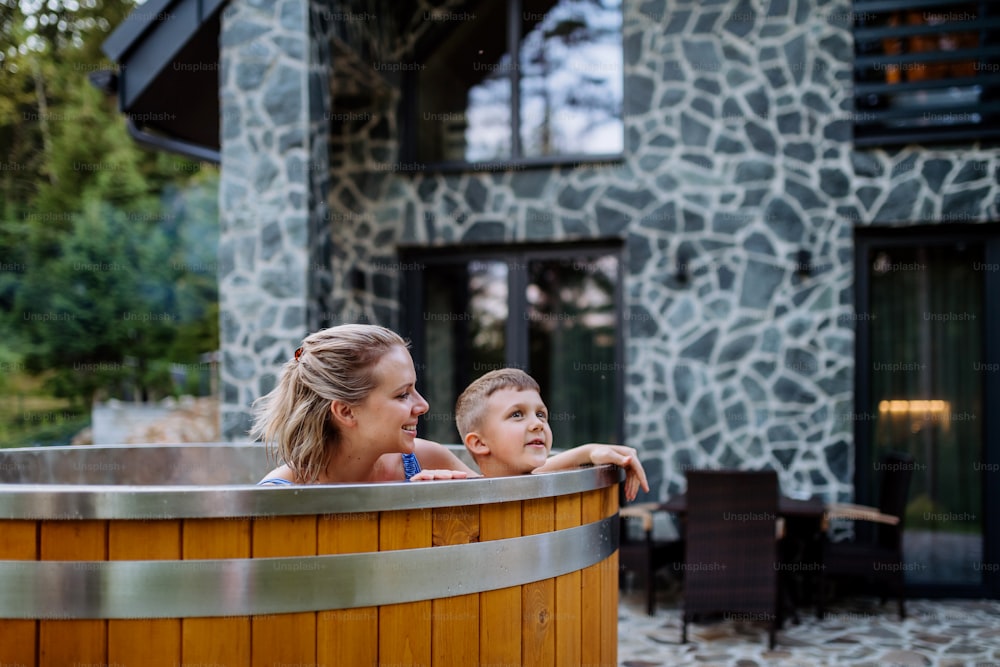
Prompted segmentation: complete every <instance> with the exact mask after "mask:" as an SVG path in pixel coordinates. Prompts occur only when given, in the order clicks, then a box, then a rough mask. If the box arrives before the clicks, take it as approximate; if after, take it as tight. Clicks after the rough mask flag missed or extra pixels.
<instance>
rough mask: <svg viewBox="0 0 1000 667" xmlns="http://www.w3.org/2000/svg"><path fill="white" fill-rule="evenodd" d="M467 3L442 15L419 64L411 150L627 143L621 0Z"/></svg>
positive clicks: (560, 152) (597, 148)
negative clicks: (623, 103)
mask: <svg viewBox="0 0 1000 667" xmlns="http://www.w3.org/2000/svg"><path fill="white" fill-rule="evenodd" d="M466 4H467V5H468V8H467V10H466V9H463V10H461V11H452V12H449V13H448V14H446V15H442V16H440V17H439V18H440V23H441V26H440V27H439V28H438V29H437V30H435V31H433V33H432V34H433V38H432V39H431V38H429V39H428V41H429V42H431V43H430V45H429V46H427V47H424V48H423V49H421V52H422V53H423V55H422V56H419V59H420V63H419V64H420V68H418V69H416V71H415V72H413V75H414V85H413V86H412V87H411V88H412V90H411V91H410V96H411V97H412V98H413V100H414V102H415V104H414V106H415V119H414V121H413V122H412V124H411V129H412V134H413V137H412V144H413V150H414V152H415V155H414V156H413V157H414V159H416V160H418V161H419V162H421V163H448V162H455V163H476V162H491V161H505V162H506V161H510V160H522V159H545V158H557V157H559V156H566V157H572V158H576V157H581V156H598V157H609V156H614V155H618V154H620V153H621V151H622V149H623V146H624V126H623V122H622V94H623V74H622V7H621V0H513V1H512V2H500V1H497V0H487V1H484V2H480V3H473V2H469V3H466ZM429 18H433V15H430V17H429Z"/></svg>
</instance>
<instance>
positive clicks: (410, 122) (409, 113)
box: [398, 0, 626, 173]
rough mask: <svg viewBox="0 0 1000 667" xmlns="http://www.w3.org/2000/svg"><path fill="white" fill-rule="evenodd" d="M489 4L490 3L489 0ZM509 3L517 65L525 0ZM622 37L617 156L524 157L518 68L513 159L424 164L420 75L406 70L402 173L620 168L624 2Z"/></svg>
mask: <svg viewBox="0 0 1000 667" xmlns="http://www.w3.org/2000/svg"><path fill="white" fill-rule="evenodd" d="M486 1H488V0H486ZM506 3H507V50H508V52H509V53H511V54H512V58H513V59H514V60H515V61H518V56H519V55H520V42H521V34H520V27H521V14H522V8H523V0H506ZM621 11H622V37H621V40H622V41H621V43H620V44H619V46H620V48H621V50H622V55H623V59H622V72H621V77H622V90H623V99H622V117H621V122H622V139H623V142H622V150H621V151H620V152H617V153H564V154H559V155H543V156H524V155H522V154H521V152H522V151H521V132H520V129H521V127H520V116H521V90H520V78H521V77H520V69H519V68H518V67H511V68H509V72H508V75H509V76H510V77H511V96H510V105H511V116H510V124H511V155H510V157H507V158H502V159H498V160H483V161H479V162H469V161H467V160H440V161H434V162H422V161H421V160H420V156H419V155H417V141H416V125H417V124H416V119H417V115H418V109H417V104H416V99H417V98H416V94H415V91H416V89H417V86H418V74H417V73H416V72H415V71H412V70H407V71H405V72H403V73H402V77H401V91H402V95H401V96H400V98H401V99H400V104H399V127H400V134H401V136H402V142H401V145H400V154H401V155H402V156H403V157H402V162H403V163H404V164H405V165H407V166H408V167H412V168H406V169H399V170H398V171H400V172H410V173H435V172H438V173H458V172H480V171H516V170H521V169H537V168H546V167H557V166H577V165H599V164H621V163H623V162H624V160H625V141H624V140H625V139H626V131H625V112H624V104H625V100H624V87H625V86H624V79H625V66H624V65H625V62H624V53H625V42H624V32H625V17H624V11H625V3H624V2H622V8H621Z"/></svg>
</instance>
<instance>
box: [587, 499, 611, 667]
mask: <svg viewBox="0 0 1000 667" xmlns="http://www.w3.org/2000/svg"><path fill="white" fill-rule="evenodd" d="M582 495H583V498H582V502H581V508H580V511H581V517H580V519H581V520H582V521H583V523H584V524H588V523H593V522H594V521H600V520H601V519H602V518H603V516H602V513H603V511H604V508H603V496H602V492H601V490H600V489H597V490H595V491H587V492H586V493H584V494H582ZM580 582H581V586H582V591H581V594H582V596H583V600H585V601H586V606H585V607H583V612H584V613H583V616H582V618H581V621H582V623H581V625H582V626H583V632H582V641H581V643H580V653H581V663H582V664H586V665H599V664H601V625H602V621H603V615H602V614H601V613H598V610H597V609H595V608H594V605H600V604H601V563H595V564H594V565H591V566H590V567H587V568H585V569H584V570H583V572H581V573H580ZM616 611H617V610H616Z"/></svg>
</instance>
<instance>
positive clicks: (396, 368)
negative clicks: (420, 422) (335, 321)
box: [354, 346, 429, 453]
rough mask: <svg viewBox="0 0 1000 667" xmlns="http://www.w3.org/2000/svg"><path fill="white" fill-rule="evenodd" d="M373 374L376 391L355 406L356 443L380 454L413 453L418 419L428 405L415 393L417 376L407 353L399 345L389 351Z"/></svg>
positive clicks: (377, 364) (376, 365) (378, 363)
mask: <svg viewBox="0 0 1000 667" xmlns="http://www.w3.org/2000/svg"><path fill="white" fill-rule="evenodd" d="M372 373H373V375H374V377H375V388H374V389H373V390H372V392H371V393H370V394H369V395H368V397H367V398H366V399H365V400H364V401H362V402H361V403H360V404H359V405H357V406H355V407H354V414H355V416H356V418H357V430H356V433H355V435H356V437H357V440H358V442H361V443H363V444H365V446H370V447H376V448H378V449H379V450H380V451H382V452H383V453H390V452H404V453H409V452H412V451H413V447H414V439H415V438H416V436H417V418H418V417H419V416H420V415H422V414H424V413H425V412H427V409H428V407H429V406H428V405H427V401H425V400H424V397H423V396H421V395H420V394H419V393H418V392H417V389H416V382H417V374H416V371H415V370H414V369H413V359H412V358H410V353H409V351H407V350H406V348H404V347H399V346H395V347H393V348H391V349H390V350H389V351H388V352H386V353H385V354H384V355H382V358H381V359H379V360H378V362H377V363H376V364H375V368H374V369H373V371H372Z"/></svg>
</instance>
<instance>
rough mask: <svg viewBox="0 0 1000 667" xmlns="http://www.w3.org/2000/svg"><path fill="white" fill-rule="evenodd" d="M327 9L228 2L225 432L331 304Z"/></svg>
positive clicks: (294, 2) (233, 433)
mask: <svg viewBox="0 0 1000 667" xmlns="http://www.w3.org/2000/svg"><path fill="white" fill-rule="evenodd" d="M328 13H329V12H328V10H327V9H326V8H325V6H323V5H320V4H318V3H315V2H308V1H306V0H253V1H251V2H232V3H229V5H227V7H226V9H225V10H224V12H223V17H222V35H221V38H220V48H221V65H222V66H221V71H220V75H219V85H220V100H221V108H222V118H221V123H222V180H221V186H220V192H219V210H220V221H221V230H220V238H219V301H220V325H221V326H220V338H221V341H220V342H221V347H222V359H221V362H222V363H221V368H220V380H221V392H222V401H223V405H222V410H221V420H222V427H221V430H222V436H223V438H226V439H232V440H243V439H245V438H246V437H247V432H248V429H249V428H250V422H251V417H250V404H251V403H252V402H253V400H254V399H255V398H257V397H259V396H261V395H262V394H264V393H267V392H268V391H270V389H271V388H272V387H273V386H274V383H275V379H276V376H277V372H278V369H279V368H280V366H281V364H282V363H284V362H285V361H287V360H288V359H290V358H291V356H292V353H293V351H294V350H295V348H296V347H298V345H299V341H301V340H302V338H303V337H304V336H305V335H306V334H307V333H308V332H310V331H313V330H315V329H316V328H318V327H319V322H320V320H321V314H322V313H323V312H325V311H327V310H328V309H329V306H328V305H327V299H328V297H329V294H330V291H331V288H330V283H331V280H332V276H331V274H330V256H331V253H330V250H329V244H330V236H329V234H328V233H327V232H326V228H327V225H328V224H329V220H328V215H327V212H326V200H327V185H328V178H329V166H328V161H327V156H328V153H327V150H326V147H327V140H326V137H327V129H328V113H329V109H330V108H331V101H330V96H329V92H330V88H329V85H327V81H328V79H329V70H330V35H329V21H328V20H327V15H328Z"/></svg>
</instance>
